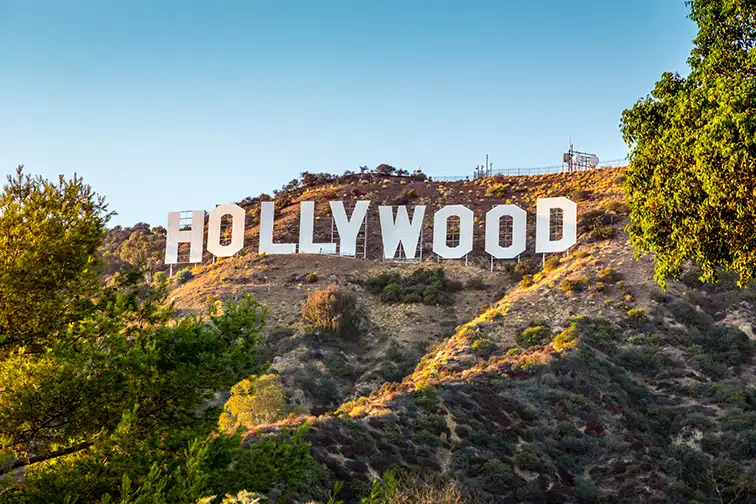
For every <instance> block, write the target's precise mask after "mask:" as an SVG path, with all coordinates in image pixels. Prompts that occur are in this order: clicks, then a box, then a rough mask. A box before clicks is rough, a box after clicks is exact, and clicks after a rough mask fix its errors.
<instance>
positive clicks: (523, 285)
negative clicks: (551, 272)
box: [520, 275, 535, 289]
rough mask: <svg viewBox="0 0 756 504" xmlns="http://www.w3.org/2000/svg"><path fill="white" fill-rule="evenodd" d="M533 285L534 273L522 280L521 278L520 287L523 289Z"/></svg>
mask: <svg viewBox="0 0 756 504" xmlns="http://www.w3.org/2000/svg"><path fill="white" fill-rule="evenodd" d="M533 285H535V281H534V280H533V275H525V276H524V277H523V278H522V280H520V287H521V288H523V289H527V288H528V287H532V286H533Z"/></svg>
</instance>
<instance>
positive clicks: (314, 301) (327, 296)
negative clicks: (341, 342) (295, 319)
mask: <svg viewBox="0 0 756 504" xmlns="http://www.w3.org/2000/svg"><path fill="white" fill-rule="evenodd" d="M302 322H303V323H304V325H305V328H306V329H307V330H308V331H310V332H311V333H315V334H320V335H327V336H335V337H344V336H347V335H350V334H352V333H354V332H355V331H356V330H357V329H358V327H359V309H358V307H357V298H356V297H355V295H354V294H352V293H351V292H349V291H347V290H346V289H344V288H343V287H340V286H339V285H336V284H332V285H329V286H328V287H326V288H324V289H319V290H316V291H315V292H313V293H312V294H310V296H309V297H308V298H307V301H306V302H305V304H304V306H302Z"/></svg>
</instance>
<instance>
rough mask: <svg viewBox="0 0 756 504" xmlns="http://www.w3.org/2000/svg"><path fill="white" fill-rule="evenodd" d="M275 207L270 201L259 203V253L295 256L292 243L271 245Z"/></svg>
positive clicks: (295, 247) (295, 246)
mask: <svg viewBox="0 0 756 504" xmlns="http://www.w3.org/2000/svg"><path fill="white" fill-rule="evenodd" d="M275 211H276V205H275V203H273V202H272V201H262V202H260V253H261V254H262V253H266V254H296V253H297V245H296V244H294V243H273V224H274V222H273V221H274V219H275V216H274V213H275Z"/></svg>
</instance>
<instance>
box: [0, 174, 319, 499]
mask: <svg viewBox="0 0 756 504" xmlns="http://www.w3.org/2000/svg"><path fill="white" fill-rule="evenodd" d="M106 208H107V207H106V205H105V203H104V201H103V200H102V198H100V197H98V196H97V195H95V194H94V193H93V192H92V190H91V189H90V188H89V186H87V185H85V184H83V183H82V181H81V179H79V178H77V177H74V178H73V179H72V180H69V181H66V180H64V179H62V178H61V180H60V182H59V184H52V183H50V182H48V181H46V180H43V179H42V178H31V177H28V176H24V175H23V173H22V169H21V168H19V170H18V172H17V176H16V177H15V178H9V181H8V184H7V186H6V187H5V188H4V190H3V193H2V199H0V256H2V259H0V502H14V503H16V502H28V503H48V502H66V501H69V502H73V501H75V502H79V503H88V502H92V503H94V502H102V503H105V502H117V501H119V500H120V501H122V502H124V503H125V502H165V503H168V502H176V503H178V502H182V503H183V502H190V501H192V500H196V499H197V498H200V497H203V496H206V495H211V494H219V493H221V492H225V491H228V492H237V491H241V490H249V491H268V490H270V489H271V488H273V487H274V486H276V485H277V484H283V483H280V482H287V483H286V484H292V485H293V484H295V483H296V482H307V481H309V480H308V479H307V477H306V476H307V474H314V473H315V472H314V469H312V468H313V464H314V462H313V461H312V459H311V458H308V455H309V445H308V444H307V443H305V442H304V441H303V439H302V438H301V434H298V435H297V436H294V437H290V438H286V437H284V438H281V439H277V440H276V439H273V440H267V441H266V442H265V443H262V444H261V443H256V444H255V445H254V446H253V447H250V448H248V449H242V448H241V445H240V439H239V438H238V437H233V436H224V435H218V433H217V432H216V429H217V423H218V417H219V414H220V412H221V406H220V405H218V404H217V403H216V402H214V401H213V398H214V395H215V394H216V393H217V392H218V391H223V390H228V389H229V388H230V387H231V386H232V385H234V384H235V383H236V382H237V381H238V380H240V379H242V378H245V377H249V376H252V375H255V374H257V373H261V372H264V371H265V369H266V368H267V366H266V365H262V364H261V363H259V362H258V358H257V352H256V348H257V344H258V341H259V335H260V331H261V329H262V327H263V325H264V323H265V317H266V309H265V307H263V306H262V305H261V304H259V303H258V302H257V301H256V300H254V299H253V298H252V297H250V296H247V297H245V298H242V299H241V300H239V301H238V302H231V301H228V302H226V303H225V305H224V306H223V308H222V310H213V311H212V312H211V313H209V314H208V316H207V317H206V318H200V317H195V316H191V317H179V316H178V315H177V313H176V311H175V309H174V308H173V306H172V305H171V304H168V303H167V302H166V297H167V287H166V284H165V283H164V282H163V283H146V282H144V272H143V271H140V270H138V269H134V270H132V271H129V272H127V273H125V274H120V275H115V277H114V278H113V279H112V281H110V282H109V283H108V284H107V285H103V284H102V282H101V280H100V277H99V272H100V271H101V266H102V265H101V263H100V261H99V259H98V257H97V249H98V246H100V245H101V242H102V240H103V236H104V228H105V223H106V222H107V220H108V218H109V216H110V215H112V214H109V213H107V210H106ZM270 454H284V455H285V454H289V455H287V456H284V455H280V456H278V457H277V458H275V457H274V458H272V459H270V460H268V459H267V458H265V457H268V456H269V455H270ZM287 457H288V458H287ZM229 467H236V468H237V469H236V470H234V469H229ZM255 468H257V469H255ZM20 471H22V473H21V472H20ZM234 471H236V472H234ZM239 471H244V474H242V473H240V472H239ZM255 471H257V472H255ZM21 476H23V477H21ZM218 485H223V487H220V488H219V487H218ZM240 485H244V486H240Z"/></svg>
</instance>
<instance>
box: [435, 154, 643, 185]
mask: <svg viewBox="0 0 756 504" xmlns="http://www.w3.org/2000/svg"><path fill="white" fill-rule="evenodd" d="M627 163H628V161H627V160H626V159H613V160H611V161H605V162H603V163H601V164H600V165H599V166H597V167H595V168H593V170H601V169H602V168H616V167H618V166H624V165H626V164H627ZM579 171H588V170H579ZM565 172H567V169H566V165H565V164H561V165H553V166H540V167H536V168H504V169H501V170H493V171H492V172H491V176H492V177H495V176H497V175H503V176H506V177H523V176H529V175H548V174H550V173H565ZM429 177H430V179H431V180H432V181H434V182H456V181H459V180H470V179H475V176H474V175H473V176H470V175H467V176H465V175H450V176H444V175H441V176H436V177H434V176H431V175H429Z"/></svg>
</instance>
